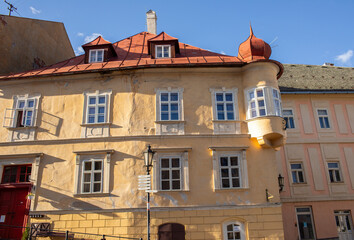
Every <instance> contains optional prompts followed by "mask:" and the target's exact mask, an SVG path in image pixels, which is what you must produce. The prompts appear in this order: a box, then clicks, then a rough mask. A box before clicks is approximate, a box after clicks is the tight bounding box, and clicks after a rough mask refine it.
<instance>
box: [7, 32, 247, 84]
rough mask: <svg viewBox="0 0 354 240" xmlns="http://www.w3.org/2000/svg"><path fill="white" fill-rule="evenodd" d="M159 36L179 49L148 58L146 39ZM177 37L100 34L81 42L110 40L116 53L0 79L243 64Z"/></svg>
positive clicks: (104, 42) (100, 43) (64, 62)
mask: <svg viewBox="0 0 354 240" xmlns="http://www.w3.org/2000/svg"><path fill="white" fill-rule="evenodd" d="M161 39H165V40H169V41H170V40H172V41H176V44H178V46H179V48H180V53H179V54H176V57H175V58H171V59H151V56H150V55H149V54H148V41H149V40H151V41H160V40H161ZM177 41H178V39H177V38H173V37H171V36H169V35H168V34H166V33H164V32H162V33H161V34H159V35H155V34H150V33H147V32H141V33H138V34H136V35H133V36H131V37H128V38H126V39H122V40H120V41H118V42H116V43H113V44H111V43H110V42H108V41H106V40H104V39H103V38H102V37H98V38H96V39H95V40H93V41H92V42H90V43H87V44H85V45H86V46H88V47H89V46H94V45H104V44H111V46H112V49H113V51H114V52H115V53H116V54H117V55H116V56H114V57H112V58H110V59H109V61H108V62H104V63H93V64H85V63H84V58H85V56H84V55H80V56H77V57H74V58H71V59H68V60H66V61H63V62H59V63H56V64H54V65H51V66H47V67H44V68H42V69H37V70H33V71H29V72H25V73H18V74H12V75H7V76H0V79H11V78H22V77H31V76H47V75H51V74H63V73H79V72H85V71H100V70H107V69H112V70H114V69H116V70H118V69H124V68H134V67H147V68H148V67H152V66H154V67H166V66H168V67H173V66H181V65H183V66H186V67H188V66H195V65H198V66H203V65H205V66H208V65H211V64H217V65H219V64H224V63H226V64H228V65H230V64H236V65H243V64H245V62H244V61H242V60H241V59H239V58H238V57H233V56H226V55H223V54H219V53H215V52H211V51H208V50H205V49H201V48H198V47H194V46H191V45H188V44H184V43H178V42H177Z"/></svg>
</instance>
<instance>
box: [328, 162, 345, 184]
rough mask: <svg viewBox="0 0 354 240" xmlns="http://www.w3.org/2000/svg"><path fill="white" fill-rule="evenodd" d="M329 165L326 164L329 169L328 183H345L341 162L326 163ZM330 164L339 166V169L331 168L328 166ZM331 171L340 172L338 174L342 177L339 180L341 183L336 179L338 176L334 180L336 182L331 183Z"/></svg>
mask: <svg viewBox="0 0 354 240" xmlns="http://www.w3.org/2000/svg"><path fill="white" fill-rule="evenodd" d="M326 163H327V164H326V167H327V174H328V182H329V183H332V184H333V183H344V178H343V174H342V167H341V164H340V162H339V161H335V160H333V161H327V162H326ZM329 163H336V164H338V168H330V167H329V166H328V164H329ZM330 171H334V172H335V171H338V173H339V177H340V179H339V181H338V179H337V177H336V175H334V178H335V179H334V180H335V181H333V182H332V181H331V177H330V174H329V172H330Z"/></svg>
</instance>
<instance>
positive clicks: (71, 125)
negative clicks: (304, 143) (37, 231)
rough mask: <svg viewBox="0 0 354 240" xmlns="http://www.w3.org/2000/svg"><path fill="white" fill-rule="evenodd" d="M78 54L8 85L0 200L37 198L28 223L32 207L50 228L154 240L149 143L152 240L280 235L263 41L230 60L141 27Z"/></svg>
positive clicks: (276, 140) (277, 110) (269, 76)
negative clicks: (146, 186)
mask: <svg viewBox="0 0 354 240" xmlns="http://www.w3.org/2000/svg"><path fill="white" fill-rule="evenodd" d="M83 48H84V50H85V54H84V55H81V56H78V57H76V58H73V59H70V60H68V61H64V62H61V63H58V64H55V65H52V66H50V67H47V68H43V69H39V70H35V71H32V72H28V73H22V74H14V75H8V76H3V77H1V78H0V88H1V93H0V94H1V95H0V101H1V104H0V117H2V118H4V123H3V127H1V128H0V149H1V150H0V152H1V155H0V174H1V179H2V182H1V185H0V187H1V189H0V191H2V193H6V194H2V196H5V195H6V196H8V198H7V199H9V198H10V197H11V196H13V195H14V194H15V195H16V194H17V195H21V191H22V192H24V193H23V196H26V195H27V194H28V193H30V194H29V195H27V199H31V200H26V201H24V202H22V205H21V206H22V207H23V208H24V214H23V215H24V216H25V217H24V221H23V219H22V223H21V221H20V223H21V224H25V222H26V221H27V217H26V216H27V215H28V214H27V213H26V209H27V210H29V215H30V216H31V217H30V220H29V221H30V222H31V223H49V224H50V229H51V231H52V232H59V231H70V232H81V233H92V234H101V235H102V234H104V235H114V236H121V237H136V238H144V239H146V238H145V235H146V231H147V230H146V193H145V192H144V191H139V190H138V175H144V174H145V167H144V157H143V152H144V151H146V148H147V145H151V148H152V150H153V151H154V152H155V154H154V158H153V168H152V190H154V192H153V193H152V194H151V239H161V240H163V239H283V235H284V233H283V223H282V212H281V205H280V197H279V192H278V191H279V186H278V178H277V177H278V174H279V173H278V168H277V162H276V150H277V149H279V147H281V146H282V145H283V144H284V142H285V131H284V124H283V119H282V118H281V117H280V116H281V99H280V93H279V88H278V83H277V80H278V78H279V77H280V76H281V74H282V71H283V67H282V65H281V64H280V63H279V62H276V61H274V60H270V59H269V57H270V53H271V49H270V47H269V45H268V44H267V43H265V42H264V41H262V40H261V39H258V38H256V37H255V36H254V34H253V32H252V30H251V33H250V36H249V38H248V39H247V40H246V41H245V42H244V43H242V44H241V45H240V48H239V56H238V57H232V56H225V55H222V54H217V53H212V52H210V51H207V50H203V49H200V48H197V47H193V46H190V45H188V44H184V43H180V42H179V39H177V38H174V37H171V36H169V35H167V34H166V33H164V32H162V33H161V34H159V35H155V34H152V33H149V32H141V33H138V34H136V35H134V36H131V37H129V38H126V39H123V40H121V41H119V42H116V43H113V44H112V43H110V42H107V41H105V40H104V39H103V38H102V37H99V38H97V39H95V40H94V41H92V42H91V43H88V44H85V45H84V46H83ZM267 192H268V194H267ZM6 201H7V200H6V199H5V198H4V197H3V198H0V204H3V205H4V206H5V205H6V204H5V202H6ZM19 204H20V203H19ZM26 204H27V205H26ZM6 206H7V205H6ZM10 208H11V206H8V209H10ZM0 215H5V219H6V220H5V221H7V220H8V219H9V218H8V213H6V212H2V213H0ZM8 221H10V220H8ZM7 223H8V224H13V225H15V224H19V223H10V222H7ZM0 224H1V223H0ZM166 229H167V230H166ZM181 232H182V234H181ZM0 234H3V236H5V234H12V233H11V231H10V230H8V231H7V232H6V231H2V232H0ZM168 234H172V235H173V234H175V235H174V236H175V237H172V238H168V237H166V236H168ZM177 236H178V237H177ZM181 236H182V237H181Z"/></svg>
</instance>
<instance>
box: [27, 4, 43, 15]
mask: <svg viewBox="0 0 354 240" xmlns="http://www.w3.org/2000/svg"><path fill="white" fill-rule="evenodd" d="M30 9H31V11H32V13H33V14H38V13H41V10H37V9H35V8H34V7H32V6H31V7H30Z"/></svg>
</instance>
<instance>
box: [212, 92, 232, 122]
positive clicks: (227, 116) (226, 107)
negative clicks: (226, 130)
mask: <svg viewBox="0 0 354 240" xmlns="http://www.w3.org/2000/svg"><path fill="white" fill-rule="evenodd" d="M214 94H215V104H214V105H215V107H216V109H215V110H214V112H215V113H214V119H216V120H236V109H235V96H234V93H233V92H231V91H227V92H215V93H214Z"/></svg>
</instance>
